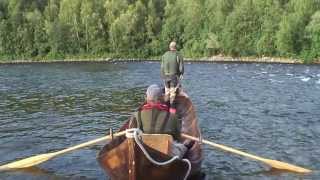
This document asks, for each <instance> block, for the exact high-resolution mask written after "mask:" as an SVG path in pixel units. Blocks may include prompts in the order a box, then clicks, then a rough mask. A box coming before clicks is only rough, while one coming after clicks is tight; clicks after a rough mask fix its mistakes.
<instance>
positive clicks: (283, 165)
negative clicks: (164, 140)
mask: <svg viewBox="0 0 320 180" xmlns="http://www.w3.org/2000/svg"><path fill="white" fill-rule="evenodd" d="M182 137H184V138H188V139H191V140H194V141H198V142H200V141H201V140H199V138H196V137H193V136H189V135H187V134H182ZM202 143H204V144H208V145H210V146H213V147H216V148H219V149H222V150H224V151H227V152H231V153H235V154H238V155H241V156H245V157H248V158H250V159H254V160H257V161H261V162H263V163H265V164H268V165H269V166H271V167H273V168H276V169H281V170H287V171H291V172H295V173H311V170H309V169H305V168H302V167H299V166H295V165H292V164H289V163H285V162H281V161H277V160H272V159H266V158H263V157H259V156H255V155H252V154H249V153H246V152H242V151H239V150H237V149H233V148H231V147H227V146H224V145H221V144H217V143H214V142H210V141H208V140H204V139H202Z"/></svg>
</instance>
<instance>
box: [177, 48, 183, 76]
mask: <svg viewBox="0 0 320 180" xmlns="http://www.w3.org/2000/svg"><path fill="white" fill-rule="evenodd" d="M178 58H179V72H180V74H179V75H180V76H182V75H183V73H184V63H183V57H182V55H181V54H180V53H179V54H178Z"/></svg>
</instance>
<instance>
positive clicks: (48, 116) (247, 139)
mask: <svg viewBox="0 0 320 180" xmlns="http://www.w3.org/2000/svg"><path fill="white" fill-rule="evenodd" d="M319 67H320V66H316V65H313V66H308V65H288V64H256V63H251V64H237V63H186V65H185V68H186V70H185V71H186V73H185V77H184V79H183V87H184V89H185V91H186V92H187V93H188V95H189V96H190V98H191V100H192V101H193V103H194V106H195V107H196V109H197V115H198V118H199V125H200V127H201V130H202V133H203V136H204V138H206V139H208V140H213V141H214V142H216V143H219V144H224V145H227V146H230V147H233V148H238V149H240V150H242V151H245V152H249V153H252V154H255V155H258V156H262V157H266V158H270V159H277V160H280V161H284V162H288V163H292V164H296V165H300V166H303V167H307V168H310V169H313V170H315V171H314V173H312V174H311V175H307V176H302V175H298V174H292V173H287V172H281V171H275V170H270V169H269V167H268V166H266V165H264V164H262V163H259V162H255V161H252V160H249V159H246V158H244V157H240V156H237V155H233V154H229V153H225V152H222V151H220V150H218V149H213V148H211V147H208V146H204V153H205V158H204V161H203V171H204V172H205V173H206V174H207V179H320V173H319V171H318V170H319V169H320V111H319V110H320V101H319V97H320V68H319ZM159 68H160V65H159V64H158V63H151V62H144V63H142V62H139V63H125V62H121V63H80V64H20V65H1V66H0V164H3V163H6V162H11V161H13V160H17V159H19V158H23V157H28V156H31V155H35V154H41V153H48V152H51V151H56V150H61V149H64V148H66V147H69V146H73V145H76V144H79V143H82V142H86V141H88V140H91V139H95V138H98V137H101V136H104V135H105V134H107V133H108V131H109V128H113V129H115V130H116V129H117V128H119V127H120V126H121V124H122V123H123V122H124V121H126V120H127V118H128V117H129V116H130V114H131V113H132V112H133V111H134V110H135V109H136V107H137V106H138V105H139V104H140V103H141V101H142V100H143V97H144V94H143V93H144V91H145V89H146V87H147V86H148V85H150V84H153V83H161V80H160V78H159ZM102 145H103V143H100V144H98V145H95V146H92V147H89V148H86V149H82V150H77V151H74V152H72V153H70V154H66V155H63V156H60V157H58V158H56V159H53V160H50V161H48V162H46V163H43V164H41V165H39V166H37V167H34V168H31V169H26V170H19V171H12V172H0V179H11V180H20V179H21V180H25V179H31V180H34V179H58V180H60V179H106V177H105V174H104V172H103V171H102V170H101V169H100V167H99V165H98V163H97V162H96V154H97V152H98V151H99V149H100V148H101V147H102Z"/></svg>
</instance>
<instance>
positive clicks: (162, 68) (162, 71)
mask: <svg viewBox="0 0 320 180" xmlns="http://www.w3.org/2000/svg"><path fill="white" fill-rule="evenodd" d="M160 61H161V67H160V75H161V77H162V78H163V77H164V67H163V56H162V57H161V59H160Z"/></svg>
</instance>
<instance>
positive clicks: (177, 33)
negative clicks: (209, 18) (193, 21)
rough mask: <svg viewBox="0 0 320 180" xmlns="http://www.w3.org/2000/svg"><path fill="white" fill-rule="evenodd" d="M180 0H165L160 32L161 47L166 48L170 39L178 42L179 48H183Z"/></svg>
mask: <svg viewBox="0 0 320 180" xmlns="http://www.w3.org/2000/svg"><path fill="white" fill-rule="evenodd" d="M180 4H181V0H177V1H175V0H167V1H166V6H165V9H164V10H165V14H164V21H163V25H162V32H161V42H162V47H165V48H166V49H167V46H168V43H169V42H170V41H172V40H175V41H177V42H178V45H180V46H181V47H180V48H183V47H182V45H183V32H184V23H183V18H182V15H183V9H182V7H181V5H180Z"/></svg>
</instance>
